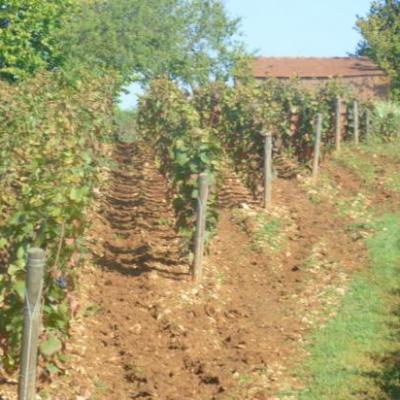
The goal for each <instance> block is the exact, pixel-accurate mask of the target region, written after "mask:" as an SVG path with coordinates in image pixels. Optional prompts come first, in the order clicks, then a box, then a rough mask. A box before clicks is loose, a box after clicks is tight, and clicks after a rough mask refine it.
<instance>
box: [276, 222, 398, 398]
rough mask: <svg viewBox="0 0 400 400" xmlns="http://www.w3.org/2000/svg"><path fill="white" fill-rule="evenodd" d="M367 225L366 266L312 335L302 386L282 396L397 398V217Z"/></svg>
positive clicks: (304, 366) (302, 371)
mask: <svg viewBox="0 0 400 400" xmlns="http://www.w3.org/2000/svg"><path fill="white" fill-rule="evenodd" d="M371 228H373V229H374V232H375V233H374V235H373V236H372V237H371V238H370V239H368V240H367V245H368V249H369V253H370V259H371V267H370V268H369V269H368V270H366V271H364V272H362V273H359V274H358V275H357V276H356V277H355V278H354V279H353V282H352V284H351V286H350V288H349V291H348V292H347V294H346V296H345V298H344V300H343V303H342V305H341V308H340V310H339V311H338V313H337V317H335V318H334V319H333V320H331V321H330V322H328V324H327V325H326V326H325V328H323V329H322V330H321V331H320V332H318V333H316V334H315V336H314V337H313V340H312V343H313V344H312V346H311V347H310V348H309V351H310V356H309V358H308V359H307V361H306V362H305V364H304V365H303V366H302V368H301V370H300V371H299V375H300V376H301V377H302V379H303V380H304V382H305V383H306V388H305V389H304V390H302V391H300V392H292V393H282V394H281V396H282V397H283V396H287V395H289V394H290V395H295V396H296V397H297V398H298V399H299V400H324V399H326V400H330V399H332V400H351V399H357V400H358V399H363V400H378V399H379V400H381V399H382V400H384V399H391V400H397V399H400V380H399V378H400V366H399V365H398V361H399V360H400V345H399V343H398V342H399V340H398V339H400V337H399V336H400V335H399V328H400V324H399V314H398V312H399V309H400V301H399V298H400V279H399V272H400V216H399V215H388V216H386V217H385V218H383V219H382V220H380V221H379V222H378V223H375V224H374V225H373V226H372V227H371Z"/></svg>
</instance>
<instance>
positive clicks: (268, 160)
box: [263, 132, 272, 208]
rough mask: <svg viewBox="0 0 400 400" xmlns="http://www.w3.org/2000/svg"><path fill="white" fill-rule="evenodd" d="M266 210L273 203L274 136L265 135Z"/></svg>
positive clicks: (268, 133)
mask: <svg viewBox="0 0 400 400" xmlns="http://www.w3.org/2000/svg"><path fill="white" fill-rule="evenodd" d="M263 136H264V202H263V204H264V208H268V207H269V206H270V205H271V202H272V134H271V133H270V132H267V133H264V134H263Z"/></svg>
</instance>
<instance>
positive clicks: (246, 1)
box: [121, 0, 371, 108]
mask: <svg viewBox="0 0 400 400" xmlns="http://www.w3.org/2000/svg"><path fill="white" fill-rule="evenodd" d="M224 3H225V5H226V8H227V10H228V12H229V13H230V14H231V16H234V17H240V18H241V19H242V23H241V32H242V34H243V41H244V42H245V44H246V45H247V47H248V49H249V50H250V51H256V52H257V54H258V55H264V56H297V57H299V56H304V57H305V56H318V57H330V56H346V55H347V54H348V53H352V52H354V50H355V48H356V46H357V43H358V41H359V40H360V36H359V34H358V32H357V31H356V30H355V29H354V25H355V21H356V16H357V15H361V16H364V15H366V14H367V12H368V10H369V7H370V4H371V1H370V0H224ZM136 91H137V88H134V87H132V92H133V94H128V95H124V96H122V103H121V105H122V108H130V107H131V106H132V104H134V103H135V97H136V96H135V94H134V93H135V92H136Z"/></svg>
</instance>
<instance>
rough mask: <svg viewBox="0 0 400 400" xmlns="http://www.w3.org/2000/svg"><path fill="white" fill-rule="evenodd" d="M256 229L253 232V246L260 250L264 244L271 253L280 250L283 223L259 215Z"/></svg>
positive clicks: (276, 219)
mask: <svg viewBox="0 0 400 400" xmlns="http://www.w3.org/2000/svg"><path fill="white" fill-rule="evenodd" d="M257 224H258V225H257V229H256V230H255V232H254V241H253V246H254V248H255V249H256V250H261V249H262V248H263V247H264V246H265V244H268V247H269V248H270V249H271V250H273V251H280V250H281V249H282V245H283V243H282V241H283V240H282V228H283V222H282V220H280V219H279V218H276V217H269V216H267V215H261V214H260V215H259V216H258V218H257Z"/></svg>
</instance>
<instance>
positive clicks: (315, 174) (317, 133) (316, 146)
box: [312, 114, 322, 180]
mask: <svg viewBox="0 0 400 400" xmlns="http://www.w3.org/2000/svg"><path fill="white" fill-rule="evenodd" d="M321 134H322V114H318V115H317V123H316V130H315V144H314V161H313V169H312V178H313V180H317V178H318V172H319V157H320V151H321Z"/></svg>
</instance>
